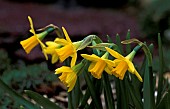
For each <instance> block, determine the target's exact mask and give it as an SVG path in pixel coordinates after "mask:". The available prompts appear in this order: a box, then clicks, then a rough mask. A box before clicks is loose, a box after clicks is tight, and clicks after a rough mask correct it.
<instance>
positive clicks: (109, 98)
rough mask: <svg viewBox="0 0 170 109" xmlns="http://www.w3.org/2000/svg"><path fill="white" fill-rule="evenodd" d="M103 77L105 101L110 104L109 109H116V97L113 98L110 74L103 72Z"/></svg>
mask: <svg viewBox="0 0 170 109" xmlns="http://www.w3.org/2000/svg"><path fill="white" fill-rule="evenodd" d="M102 79H103V86H104V91H105V93H104V97H105V98H106V101H105V103H106V104H107V106H108V108H107V109H115V107H114V106H115V104H114V98H113V94H112V88H111V86H110V81H109V77H108V74H106V73H105V72H103V76H102Z"/></svg>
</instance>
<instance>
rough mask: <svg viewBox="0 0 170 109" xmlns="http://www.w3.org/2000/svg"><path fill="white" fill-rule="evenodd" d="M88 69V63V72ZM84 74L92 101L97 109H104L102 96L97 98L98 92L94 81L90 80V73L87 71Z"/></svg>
mask: <svg viewBox="0 0 170 109" xmlns="http://www.w3.org/2000/svg"><path fill="white" fill-rule="evenodd" d="M87 67H88V64H87V63H86V64H85V68H84V69H86V70H87ZM83 74H84V78H85V81H86V83H87V86H88V88H89V90H90V94H91V97H92V100H93V102H94V104H95V106H96V108H97V109H102V104H101V101H100V96H97V93H96V92H97V90H96V88H95V86H94V84H93V82H92V80H91V79H90V75H89V73H88V71H85V72H83Z"/></svg>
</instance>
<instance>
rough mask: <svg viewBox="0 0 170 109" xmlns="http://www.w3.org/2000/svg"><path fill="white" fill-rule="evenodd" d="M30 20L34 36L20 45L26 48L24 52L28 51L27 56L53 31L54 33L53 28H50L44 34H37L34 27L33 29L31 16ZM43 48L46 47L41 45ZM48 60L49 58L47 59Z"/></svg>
mask: <svg viewBox="0 0 170 109" xmlns="http://www.w3.org/2000/svg"><path fill="white" fill-rule="evenodd" d="M28 20H29V22H30V27H31V29H30V32H31V33H33V36H31V37H30V38H28V39H26V40H23V41H21V42H20V44H21V45H22V47H23V48H24V50H25V51H26V53H27V54H29V53H30V51H31V50H32V49H33V48H34V47H35V46H37V45H38V44H39V43H41V40H42V39H43V38H44V37H45V36H46V35H47V34H48V33H49V32H51V31H53V30H54V29H53V28H50V29H48V30H45V31H43V32H42V33H39V34H36V33H35V30H34V27H33V22H32V19H31V17H30V16H28ZM41 47H44V45H42V43H41ZM46 58H47V57H46Z"/></svg>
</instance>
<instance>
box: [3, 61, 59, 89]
mask: <svg viewBox="0 0 170 109" xmlns="http://www.w3.org/2000/svg"><path fill="white" fill-rule="evenodd" d="M56 77H57V76H56V75H54V74H52V73H50V71H49V70H48V68H47V65H46V63H41V64H34V65H29V66H22V67H19V68H16V69H8V70H6V71H5V72H4V73H3V75H2V76H1V78H2V80H3V81H4V82H5V83H6V84H8V85H9V86H11V87H13V88H16V90H18V91H19V92H22V91H23V90H24V89H30V88H34V89H35V88H36V87H37V86H38V85H40V84H42V83H43V82H46V83H48V82H52V81H54V80H56Z"/></svg>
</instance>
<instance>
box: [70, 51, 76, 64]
mask: <svg viewBox="0 0 170 109" xmlns="http://www.w3.org/2000/svg"><path fill="white" fill-rule="evenodd" d="M76 60H77V53H74V54H73V56H72V59H71V67H73V66H74V65H75V64H76Z"/></svg>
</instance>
